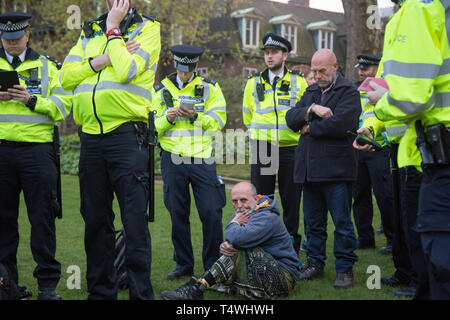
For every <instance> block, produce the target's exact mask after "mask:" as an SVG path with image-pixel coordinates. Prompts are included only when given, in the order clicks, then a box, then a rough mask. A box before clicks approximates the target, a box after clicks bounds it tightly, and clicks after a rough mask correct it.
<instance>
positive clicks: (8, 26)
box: [0, 20, 29, 32]
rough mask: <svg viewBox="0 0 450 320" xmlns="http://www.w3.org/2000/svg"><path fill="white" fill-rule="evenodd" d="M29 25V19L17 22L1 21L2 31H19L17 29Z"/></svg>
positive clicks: (22, 28)
mask: <svg viewBox="0 0 450 320" xmlns="http://www.w3.org/2000/svg"><path fill="white" fill-rule="evenodd" d="M28 26H29V24H28V20H27V21H21V22H16V23H12V22H11V21H8V22H7V23H0V31H2V32H17V31H22V30H24V29H25V28H26V27H28Z"/></svg>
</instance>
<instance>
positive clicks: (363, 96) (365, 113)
mask: <svg viewBox="0 0 450 320" xmlns="http://www.w3.org/2000/svg"><path fill="white" fill-rule="evenodd" d="M359 95H360V100H361V108H362V112H361V115H360V117H359V124H360V125H359V127H360V128H361V127H363V126H364V122H366V121H369V122H370V121H371V119H370V118H372V117H374V118H375V119H377V118H376V117H375V114H374V113H373V105H371V104H370V101H369V99H368V98H367V92H366V91H360V92H359ZM377 120H378V119H377ZM378 121H379V120H378ZM379 122H381V121H379ZM383 126H384V124H383ZM371 127H372V129H373V130H374V139H375V141H376V142H378V143H379V144H381V145H383V146H384V145H386V141H385V140H384V138H383V135H382V133H383V131H384V130H379V131H377V134H376V135H375V129H374V128H373V125H371Z"/></svg>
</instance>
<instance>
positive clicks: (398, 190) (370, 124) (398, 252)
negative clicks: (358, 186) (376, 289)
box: [353, 60, 425, 297]
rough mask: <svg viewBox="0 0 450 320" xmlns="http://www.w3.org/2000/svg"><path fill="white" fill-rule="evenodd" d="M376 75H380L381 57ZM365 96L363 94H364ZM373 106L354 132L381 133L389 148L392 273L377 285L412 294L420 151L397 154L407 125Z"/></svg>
mask: <svg viewBox="0 0 450 320" xmlns="http://www.w3.org/2000/svg"><path fill="white" fill-rule="evenodd" d="M375 77H376V78H384V72H383V60H381V66H380V67H379V68H378V72H377V74H376V76H375ZM366 97H367V96H366ZM373 109H374V105H373V104H372V103H371V102H370V101H369V99H367V101H366V105H365V108H364V110H363V111H364V114H363V115H362V118H363V123H362V126H361V128H360V129H359V130H358V133H360V134H365V135H367V136H369V137H370V138H373V136H375V137H377V136H380V135H383V137H385V138H386V140H387V142H388V143H389V145H390V147H391V164H392V166H391V172H392V174H391V178H392V198H393V210H392V211H393V237H392V260H393V262H394V267H395V272H394V273H393V274H392V275H391V276H385V277H382V278H381V284H383V285H386V286H390V287H399V286H404V288H400V289H397V290H395V291H394V295H395V296H400V297H414V296H415V294H416V291H417V287H418V284H419V282H420V281H419V278H420V277H423V274H424V272H425V271H424V270H425V268H424V257H423V252H422V249H421V242H420V237H419V235H418V233H417V232H415V231H414V230H413V226H414V224H415V221H416V217H417V211H418V199H419V189H420V183H421V179H422V173H421V169H420V163H421V159H420V154H419V153H418V150H417V149H416V151H415V152H413V153H410V154H409V155H408V157H405V156H400V157H399V154H398V147H399V143H400V140H401V139H402V138H403V135H404V134H405V132H406V130H407V129H408V127H407V126H406V125H405V124H404V123H403V122H401V121H398V120H391V121H386V122H382V121H380V120H379V119H377V117H376V116H375V113H374V112H373ZM353 145H354V146H355V148H357V149H359V150H360V152H361V151H371V150H370V146H359V145H358V144H357V143H353Z"/></svg>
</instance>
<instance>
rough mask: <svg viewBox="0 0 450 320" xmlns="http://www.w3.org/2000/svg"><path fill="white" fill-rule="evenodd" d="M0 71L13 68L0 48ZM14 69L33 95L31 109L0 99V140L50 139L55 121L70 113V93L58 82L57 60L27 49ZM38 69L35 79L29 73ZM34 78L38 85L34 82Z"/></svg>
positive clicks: (19, 103)
mask: <svg viewBox="0 0 450 320" xmlns="http://www.w3.org/2000/svg"><path fill="white" fill-rule="evenodd" d="M0 51H1V53H0V70H8V71H10V70H14V69H13V68H12V66H11V65H10V64H9V62H8V60H7V59H6V56H5V54H4V49H0ZM25 57H26V58H25V61H23V62H22V63H21V64H20V65H19V66H18V67H17V68H16V69H15V70H16V71H17V73H18V76H19V84H20V85H21V86H23V87H25V88H27V89H28V92H29V93H30V95H34V96H36V97H37V98H38V99H37V102H36V106H35V109H34V111H31V110H30V108H28V107H27V106H26V105H24V104H23V103H22V102H19V101H17V100H9V101H0V123H1V124H0V140H8V141H17V142H39V143H45V142H51V141H52V140H53V129H54V125H55V122H58V121H63V120H64V119H65V118H66V117H67V115H68V114H69V113H70V108H71V100H72V93H71V92H66V91H65V90H64V89H63V88H62V87H61V85H60V83H59V70H58V68H57V66H56V63H55V62H53V61H51V60H49V59H48V58H47V57H45V56H41V55H39V54H38V53H37V52H35V51H34V50H32V49H28V51H27V54H26V56H25ZM34 70H37V79H34V76H31V73H34V72H35V71H34ZM33 80H37V85H36V84H34V83H33Z"/></svg>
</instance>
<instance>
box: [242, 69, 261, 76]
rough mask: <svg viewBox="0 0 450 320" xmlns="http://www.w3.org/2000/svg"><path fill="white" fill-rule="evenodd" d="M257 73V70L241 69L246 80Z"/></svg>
mask: <svg viewBox="0 0 450 320" xmlns="http://www.w3.org/2000/svg"><path fill="white" fill-rule="evenodd" d="M257 72H258V69H256V68H243V69H242V73H243V75H244V77H246V78H248V77H250V76H251V75H252V74H255V73H257Z"/></svg>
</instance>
